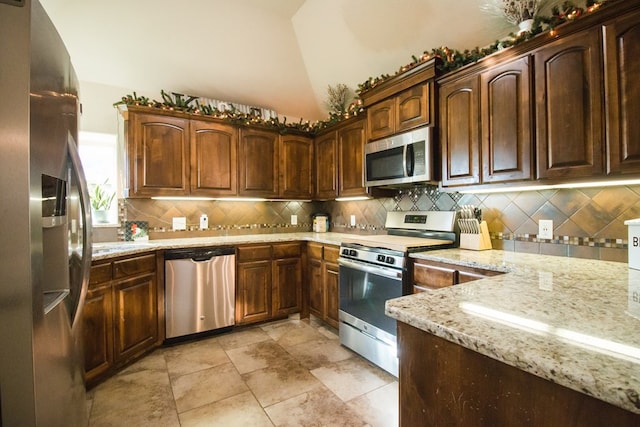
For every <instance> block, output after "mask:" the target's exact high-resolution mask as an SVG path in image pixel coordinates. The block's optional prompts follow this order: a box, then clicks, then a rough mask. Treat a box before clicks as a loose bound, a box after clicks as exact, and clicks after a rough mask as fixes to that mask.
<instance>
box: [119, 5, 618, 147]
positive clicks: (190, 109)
mask: <svg viewBox="0 0 640 427" xmlns="http://www.w3.org/2000/svg"><path fill="white" fill-rule="evenodd" d="M613 1H622V0H587V3H586V12H588V13H591V12H593V11H595V10H597V9H598V8H599V7H600V6H601V5H602V4H604V3H608V2H613ZM584 13H585V10H584V9H583V8H580V7H577V6H576V5H574V4H573V3H572V2H570V1H565V2H564V3H563V4H562V6H554V7H553V8H552V11H551V16H550V17H541V16H538V17H536V18H534V22H533V25H532V28H531V30H530V31H525V32H523V33H521V34H514V33H511V34H509V38H508V39H506V40H496V41H495V42H494V43H492V44H491V45H489V46H487V47H484V48H479V47H476V48H474V49H465V50H463V51H459V50H457V49H451V48H448V47H446V46H443V47H438V48H433V49H431V50H430V51H425V52H424V53H423V54H422V55H421V56H420V57H416V56H415V55H412V56H411V62H410V63H408V64H406V65H403V66H402V67H400V68H399V69H398V71H396V73H395V74H393V75H389V74H382V75H380V76H378V77H369V79H368V80H366V81H365V82H363V83H360V84H359V85H358V88H357V89H356V93H355V97H354V100H353V102H351V104H350V105H349V106H348V107H346V108H344V105H343V104H342V105H340V108H333V109H332V110H333V111H330V112H329V117H328V119H326V120H322V121H318V122H315V123H310V122H309V121H308V120H306V121H305V120H303V119H300V121H299V122H295V123H287V118H286V117H285V118H284V120H282V121H281V120H280V119H279V118H278V117H275V118H270V119H266V120H265V119H263V118H262V117H260V116H258V115H254V114H246V113H243V112H241V111H239V110H237V109H236V108H235V107H234V106H233V104H230V108H229V109H228V110H224V111H221V110H218V109H217V108H216V107H212V106H210V105H203V104H200V102H199V101H198V99H197V98H196V97H193V96H186V97H185V95H183V94H179V93H175V92H172V94H173V97H171V95H170V94H169V93H168V92H165V91H164V90H162V91H160V95H161V97H162V101H157V100H151V99H149V98H147V97H144V96H137V95H136V93H135V92H133V94H131V95H125V96H123V97H122V99H121V100H120V101H118V102H116V103H114V104H113V105H114V106H117V105H132V106H143V107H150V108H158V109H161V110H167V111H179V112H184V113H189V114H194V115H203V116H210V117H215V118H218V119H222V120H225V121H228V122H230V123H233V124H236V125H254V126H256V125H257V126H264V127H267V128H272V129H276V130H278V132H280V133H281V134H285V133H287V132H289V131H292V130H294V131H298V132H304V133H308V134H310V135H314V134H315V133H317V132H319V131H320V130H322V129H325V128H327V127H330V126H332V125H334V124H336V123H339V122H341V121H343V120H346V119H348V118H351V117H354V116H357V115H358V114H361V113H362V112H363V111H364V107H363V106H362V99H361V96H362V94H363V93H365V92H367V91H369V90H371V89H373V88H374V87H376V86H378V85H379V84H381V83H383V82H385V81H387V80H388V79H390V78H392V77H395V76H397V75H399V74H402V73H404V72H406V71H408V70H410V69H412V68H414V67H416V66H418V65H420V64H422V63H424V62H426V61H429V60H431V59H433V58H439V61H437V62H436V69H437V70H438V71H439V72H440V73H441V74H446V73H448V72H451V71H453V70H456V69H458V68H461V67H464V66H465V65H468V64H471V63H474V62H477V61H479V60H481V59H482V58H484V57H486V56H489V55H491V54H493V53H495V52H497V51H499V50H502V49H505V48H508V47H511V46H516V45H519V44H520V43H523V42H525V41H527V40H529V39H531V38H533V37H535V36H536V35H538V34H540V33H542V32H544V31H552V30H553V29H555V28H556V27H557V26H559V25H562V24H564V23H565V22H568V21H572V20H574V19H576V18H578V17H580V16H582V15H583V14H584ZM330 89H331V88H330ZM336 105H337V104H336ZM334 107H335V106H334Z"/></svg>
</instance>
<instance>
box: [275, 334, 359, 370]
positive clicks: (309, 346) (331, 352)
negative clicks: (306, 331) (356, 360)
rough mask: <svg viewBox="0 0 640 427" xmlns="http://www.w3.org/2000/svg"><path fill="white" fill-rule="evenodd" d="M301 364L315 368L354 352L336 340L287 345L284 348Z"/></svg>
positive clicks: (352, 354) (343, 358)
mask: <svg viewBox="0 0 640 427" xmlns="http://www.w3.org/2000/svg"><path fill="white" fill-rule="evenodd" d="M286 350H287V351H288V352H289V354H291V355H292V356H293V357H294V358H295V359H296V360H297V361H298V362H300V364H301V365H302V366H304V367H305V368H307V369H310V370H311V369H316V368H319V367H321V366H324V365H327V364H329V363H332V362H339V361H341V360H345V359H348V358H350V357H353V356H354V354H355V353H353V352H352V351H351V350H349V349H347V348H345V347H343V346H341V345H340V342H339V341H338V340H331V339H319V340H314V341H308V342H304V343H302V344H298V345H294V346H292V347H287V349H286Z"/></svg>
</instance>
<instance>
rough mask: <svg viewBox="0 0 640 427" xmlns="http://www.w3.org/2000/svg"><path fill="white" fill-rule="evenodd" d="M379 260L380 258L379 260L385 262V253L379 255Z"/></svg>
mask: <svg viewBox="0 0 640 427" xmlns="http://www.w3.org/2000/svg"><path fill="white" fill-rule="evenodd" d="M377 260H378V262H385V261H384V255H378V258H377Z"/></svg>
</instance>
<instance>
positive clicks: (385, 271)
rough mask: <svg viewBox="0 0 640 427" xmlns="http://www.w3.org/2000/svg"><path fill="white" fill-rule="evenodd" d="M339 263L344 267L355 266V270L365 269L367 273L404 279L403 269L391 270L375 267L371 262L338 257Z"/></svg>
mask: <svg viewBox="0 0 640 427" xmlns="http://www.w3.org/2000/svg"><path fill="white" fill-rule="evenodd" d="M338 264H339V265H341V266H344V267H349V268H353V269H354V270H359V271H364V272H366V273H371V274H375V275H378V276H384V277H388V278H390V279H396V280H402V272H401V271H396V270H390V269H388V268H384V267H373V266H371V265H369V264H364V263H360V262H356V261H351V260H348V259H345V258H338Z"/></svg>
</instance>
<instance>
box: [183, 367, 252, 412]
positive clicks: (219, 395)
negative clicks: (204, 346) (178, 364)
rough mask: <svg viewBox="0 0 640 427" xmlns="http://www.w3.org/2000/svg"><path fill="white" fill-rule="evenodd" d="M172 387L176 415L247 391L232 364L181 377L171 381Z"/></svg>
mask: <svg viewBox="0 0 640 427" xmlns="http://www.w3.org/2000/svg"><path fill="white" fill-rule="evenodd" d="M172 386H173V394H174V397H175V400H176V408H177V409H178V413H182V412H185V411H188V410H190V409H193V408H197V407H199V406H202V405H206V404H208V403H213V402H217V401H218V400H221V399H224V398H227V397H230V396H233V395H236V394H239V393H242V392H244V391H246V390H247V386H246V385H245V384H244V382H243V381H242V379H241V378H240V374H238V371H236V368H235V367H234V366H233V364H232V363H226V364H224V365H220V366H215V367H213V368H209V369H204V370H202V371H197V372H194V373H191V374H186V375H182V376H181V377H177V378H175V379H173V380H172Z"/></svg>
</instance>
